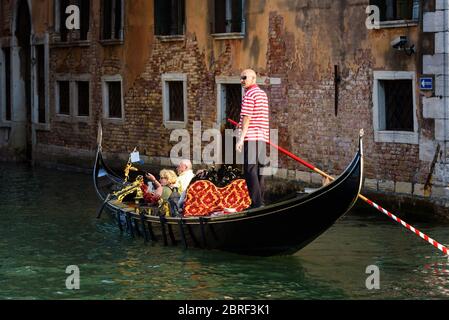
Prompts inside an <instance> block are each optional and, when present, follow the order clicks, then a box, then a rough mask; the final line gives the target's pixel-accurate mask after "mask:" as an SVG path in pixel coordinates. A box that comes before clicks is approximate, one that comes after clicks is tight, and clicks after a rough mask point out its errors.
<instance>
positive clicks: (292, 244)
mask: <svg viewBox="0 0 449 320" xmlns="http://www.w3.org/2000/svg"><path fill="white" fill-rule="evenodd" d="M362 149H363V148H362V137H360V138H359V150H358V151H357V153H356V155H355V156H354V158H353V160H352V161H351V163H350V164H349V165H348V166H347V168H346V169H345V170H344V172H343V173H342V174H341V175H340V176H339V177H338V178H336V179H335V180H334V181H332V182H331V183H329V184H327V185H325V186H323V187H321V188H319V189H317V190H315V191H314V192H311V193H309V194H306V195H304V194H293V195H292V196H291V197H289V198H288V199H286V200H282V201H280V202H276V203H273V204H269V205H266V206H264V207H261V208H257V209H251V210H246V211H243V212H240V213H232V214H227V215H221V216H210V217H182V216H180V217H160V216H155V215H151V214H148V212H147V211H146V210H145V207H142V206H141V205H140V204H133V203H131V204H129V203H128V204H126V203H122V202H119V201H117V200H116V199H113V198H110V194H112V192H113V191H117V190H119V189H120V188H123V185H124V184H123V182H124V181H123V178H121V177H120V176H119V175H118V174H115V173H114V172H113V171H112V170H111V169H110V168H108V166H107V165H106V164H105V162H104V160H103V156H102V148H101V138H100V139H99V143H98V150H97V154H96V160H95V165H94V170H93V180H94V186H95V190H96V192H97V194H98V196H99V198H100V199H101V200H102V201H103V204H102V206H101V209H100V211H102V210H106V211H108V212H110V213H111V215H112V217H113V218H114V219H116V221H117V222H118V225H119V227H120V230H124V229H125V228H126V230H127V231H128V232H129V233H130V234H131V235H133V236H136V235H141V236H142V237H143V238H144V240H145V241H146V242H159V243H162V244H163V245H165V246H167V245H177V244H179V245H182V246H183V247H185V248H192V247H196V248H204V249H218V250H223V251H229V252H234V253H238V254H246V255H256V256H271V255H283V254H293V253H295V252H297V251H299V250H300V249H302V248H304V247H305V246H306V245H307V244H309V243H310V242H312V241H313V240H315V239H316V238H317V237H319V236H320V235H321V234H322V233H323V232H325V231H326V230H328V229H329V228H330V227H331V226H332V225H333V224H334V223H335V222H336V221H337V220H338V219H339V218H341V217H342V216H343V215H344V214H345V213H346V212H348V211H349V210H350V209H351V207H352V206H353V205H354V203H355V202H356V201H357V198H358V195H359V192H360V190H361V187H362V182H363V152H362Z"/></svg>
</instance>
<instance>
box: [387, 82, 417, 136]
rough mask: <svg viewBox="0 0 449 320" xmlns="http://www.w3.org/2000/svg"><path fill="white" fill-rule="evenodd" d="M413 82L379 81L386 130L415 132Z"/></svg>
mask: <svg viewBox="0 0 449 320" xmlns="http://www.w3.org/2000/svg"><path fill="white" fill-rule="evenodd" d="M412 85H413V83H412V80H381V81H379V89H380V91H381V92H380V95H381V96H382V98H383V99H382V100H383V101H380V102H381V103H382V104H383V105H384V108H385V109H384V111H385V128H384V129H385V130H393V131H413V92H412Z"/></svg>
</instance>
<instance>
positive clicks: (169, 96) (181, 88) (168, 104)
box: [162, 74, 187, 129]
mask: <svg viewBox="0 0 449 320" xmlns="http://www.w3.org/2000/svg"><path fill="white" fill-rule="evenodd" d="M162 88H163V89H162V99H163V110H164V124H165V126H166V127H167V128H170V129H175V128H184V127H185V125H186V124H187V76H186V75H185V74H164V75H162Z"/></svg>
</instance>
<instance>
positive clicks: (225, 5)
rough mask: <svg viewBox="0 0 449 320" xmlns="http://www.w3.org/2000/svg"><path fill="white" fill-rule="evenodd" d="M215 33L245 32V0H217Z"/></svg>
mask: <svg viewBox="0 0 449 320" xmlns="http://www.w3.org/2000/svg"><path fill="white" fill-rule="evenodd" d="M214 4H215V10H214V11H215V25H214V33H244V32H245V19H244V15H243V13H244V0H215V2H214Z"/></svg>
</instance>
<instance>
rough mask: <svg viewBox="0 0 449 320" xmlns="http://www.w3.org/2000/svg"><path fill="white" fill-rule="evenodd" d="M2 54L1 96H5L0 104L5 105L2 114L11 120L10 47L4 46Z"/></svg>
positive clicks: (7, 119)
mask: <svg viewBox="0 0 449 320" xmlns="http://www.w3.org/2000/svg"><path fill="white" fill-rule="evenodd" d="M2 54H3V65H4V67H3V72H2V73H3V74H0V77H2V79H1V80H2V81H0V82H1V84H2V87H1V88H0V89H1V93H2V94H1V96H3V97H4V98H3V99H2V98H1V97H0V99H2V101H0V104H1V105H2V106H4V108H3V114H2V115H1V116H2V117H4V119H5V120H6V121H11V109H12V108H11V50H10V48H2Z"/></svg>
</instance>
